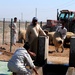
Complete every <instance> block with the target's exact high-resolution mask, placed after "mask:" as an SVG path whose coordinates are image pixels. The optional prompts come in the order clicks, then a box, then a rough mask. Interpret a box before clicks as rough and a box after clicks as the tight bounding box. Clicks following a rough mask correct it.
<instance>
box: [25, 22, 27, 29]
mask: <svg viewBox="0 0 75 75" xmlns="http://www.w3.org/2000/svg"><path fill="white" fill-rule="evenodd" d="M26 28H27V21H26V22H25V29H26Z"/></svg>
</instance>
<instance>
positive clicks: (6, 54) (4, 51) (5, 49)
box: [0, 43, 70, 61]
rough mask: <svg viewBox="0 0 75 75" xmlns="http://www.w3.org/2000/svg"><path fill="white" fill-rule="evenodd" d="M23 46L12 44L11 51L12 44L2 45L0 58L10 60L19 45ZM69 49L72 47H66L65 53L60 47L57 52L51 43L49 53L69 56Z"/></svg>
mask: <svg viewBox="0 0 75 75" xmlns="http://www.w3.org/2000/svg"><path fill="white" fill-rule="evenodd" d="M22 46H23V44H22V43H16V46H15V45H14V46H12V51H11V52H10V44H4V45H0V60H3V61H8V60H9V59H10V58H11V56H12V55H13V53H14V52H15V50H16V49H17V48H18V47H22ZM69 51H70V48H65V49H64V52H63V53H61V49H59V52H58V53H57V52H56V51H55V47H54V46H53V45H49V51H48V55H49V56H55V57H67V58H69Z"/></svg>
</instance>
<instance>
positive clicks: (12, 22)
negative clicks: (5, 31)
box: [10, 19, 13, 52]
mask: <svg viewBox="0 0 75 75" xmlns="http://www.w3.org/2000/svg"><path fill="white" fill-rule="evenodd" d="M12 25H13V19H11V26H10V27H11V29H10V37H11V38H10V52H11V51H12Z"/></svg>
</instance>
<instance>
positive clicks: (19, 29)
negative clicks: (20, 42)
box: [19, 20, 20, 35]
mask: <svg viewBox="0 0 75 75" xmlns="http://www.w3.org/2000/svg"><path fill="white" fill-rule="evenodd" d="M19 35H20V20H19Z"/></svg>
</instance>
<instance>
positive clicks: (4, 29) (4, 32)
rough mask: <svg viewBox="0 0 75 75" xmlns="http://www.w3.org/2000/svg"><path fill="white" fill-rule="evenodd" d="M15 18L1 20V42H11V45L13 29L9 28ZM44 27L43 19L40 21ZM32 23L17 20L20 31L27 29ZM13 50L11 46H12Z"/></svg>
mask: <svg viewBox="0 0 75 75" xmlns="http://www.w3.org/2000/svg"><path fill="white" fill-rule="evenodd" d="M12 22H13V19H10V21H7V20H6V19H5V18H4V19H3V20H1V21H0V44H10V45H11V30H10V28H9V25H10V24H12ZM39 23H40V25H41V27H42V25H43V24H42V21H41V22H39ZM28 25H30V22H28V21H25V22H21V21H20V20H18V21H17V30H18V32H19V31H20V29H26V28H27V26H28ZM17 41H18V35H17ZM10 51H11V46H10Z"/></svg>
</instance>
